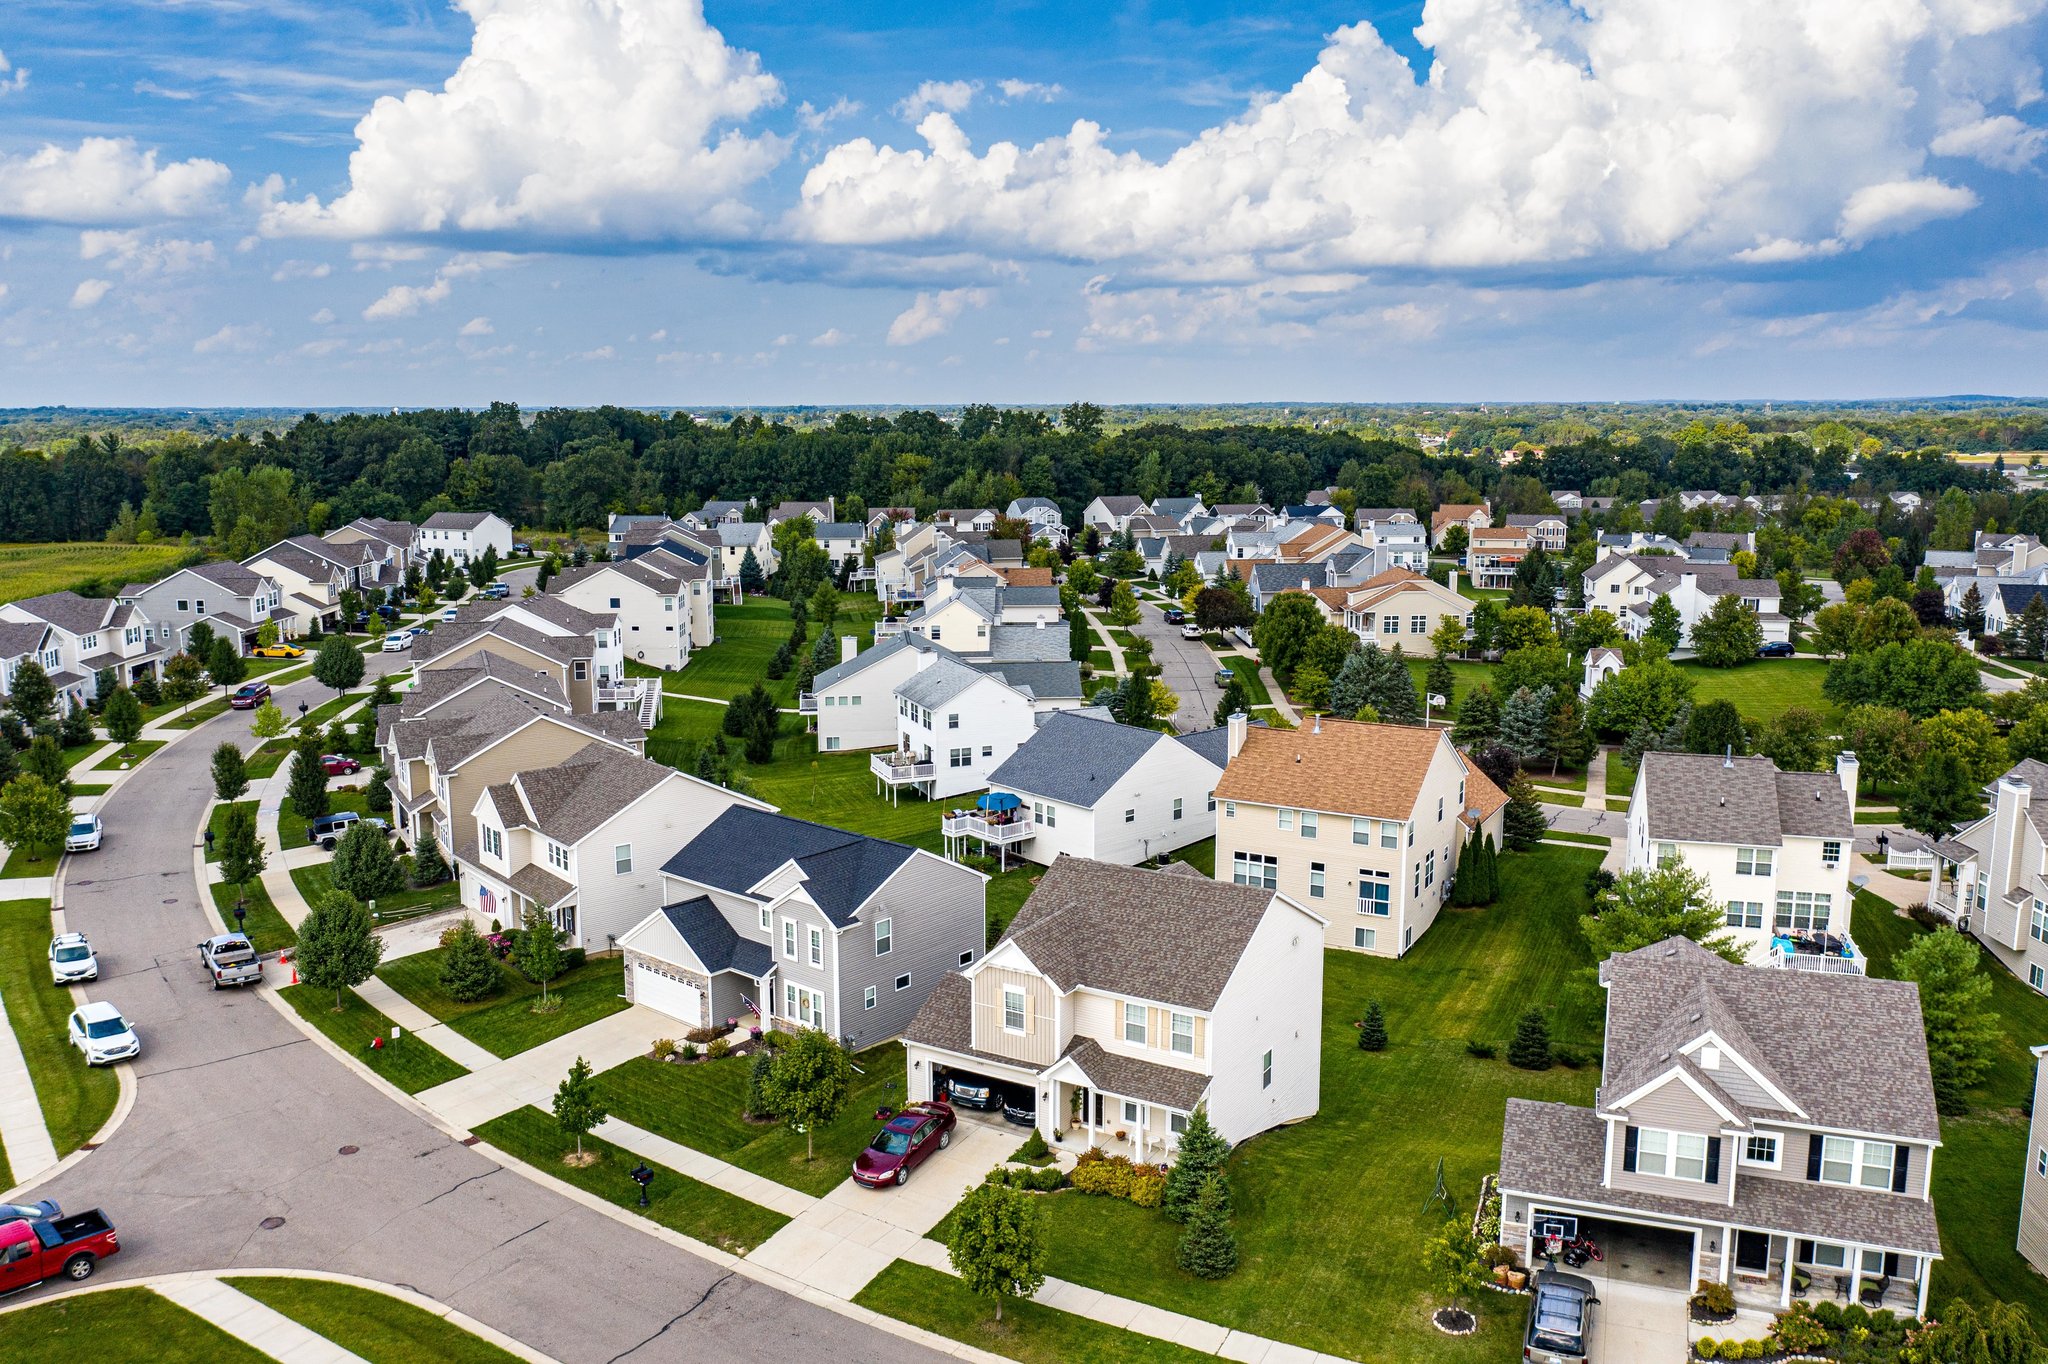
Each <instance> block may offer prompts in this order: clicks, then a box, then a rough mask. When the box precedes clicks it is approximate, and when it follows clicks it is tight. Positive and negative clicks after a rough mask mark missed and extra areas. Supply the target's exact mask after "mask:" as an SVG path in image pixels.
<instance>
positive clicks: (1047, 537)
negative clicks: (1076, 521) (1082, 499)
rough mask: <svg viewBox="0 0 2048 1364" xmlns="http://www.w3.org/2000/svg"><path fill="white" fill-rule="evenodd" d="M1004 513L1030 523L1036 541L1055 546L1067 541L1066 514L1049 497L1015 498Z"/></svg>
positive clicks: (1014, 518) (1033, 538)
mask: <svg viewBox="0 0 2048 1364" xmlns="http://www.w3.org/2000/svg"><path fill="white" fill-rule="evenodd" d="M1003 515H1005V516H1008V517H1010V518H1011V519H1013V520H1017V521H1023V522H1026V523H1027V524H1029V525H1030V527H1031V538H1032V540H1034V541H1037V542H1040V543H1044V544H1049V545H1053V546H1059V545H1063V544H1065V543H1066V542H1067V521H1066V514H1065V513H1064V512H1062V511H1061V510H1060V504H1059V503H1057V502H1055V501H1053V500H1052V499H1051V498H1049V497H1019V498H1015V499H1013V500H1012V501H1011V503H1010V505H1009V507H1008V508H1006V509H1005V510H1004V512H1003Z"/></svg>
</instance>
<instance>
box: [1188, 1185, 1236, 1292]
mask: <svg viewBox="0 0 2048 1364" xmlns="http://www.w3.org/2000/svg"><path fill="white" fill-rule="evenodd" d="M1174 1259H1175V1261H1176V1262H1177V1263H1178V1264H1179V1265H1180V1267H1181V1268H1182V1269H1185V1270H1186V1271H1187V1272H1188V1273H1190V1274H1192V1275H1194V1276H1195V1277H1196V1278H1198V1279H1221V1278H1224V1277H1225V1276H1227V1275H1229V1274H1230V1273H1231V1272H1232V1271H1233V1270H1235V1269H1236V1268H1237V1233H1236V1232H1234V1231H1232V1230H1231V1227H1230V1194H1229V1190H1228V1188H1227V1187H1226V1186H1225V1183H1224V1177H1223V1173H1222V1171H1220V1170H1219V1171H1216V1172H1214V1173H1212V1174H1211V1175H1210V1176H1209V1177H1208V1178H1207V1179H1205V1180H1203V1181H1202V1187H1201V1190H1200V1192H1198V1193H1197V1194H1196V1195H1195V1202H1194V1206H1193V1207H1192V1208H1190V1209H1189V1210H1188V1216H1187V1230H1186V1231H1184V1232H1182V1233H1181V1238H1180V1245H1179V1246H1178V1247H1176V1248H1175V1251H1174Z"/></svg>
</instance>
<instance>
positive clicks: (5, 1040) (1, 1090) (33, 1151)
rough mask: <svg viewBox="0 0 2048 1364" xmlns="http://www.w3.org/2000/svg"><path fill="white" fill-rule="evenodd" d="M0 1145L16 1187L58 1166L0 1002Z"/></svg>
mask: <svg viewBox="0 0 2048 1364" xmlns="http://www.w3.org/2000/svg"><path fill="white" fill-rule="evenodd" d="M32 969H33V968H32ZM0 1146H4V1147H6V1150H7V1166H8V1168H9V1169H11V1170H12V1171H14V1182H15V1183H17V1184H26V1183H27V1182H28V1181H29V1180H31V1179H34V1178H35V1177H36V1176H37V1175H39V1174H41V1173H42V1172H43V1171H45V1170H47V1169H49V1168H51V1167H52V1166H54V1165H55V1164H56V1163H57V1144H56V1143H55V1142H53V1141H52V1140H50V1129H49V1127H48V1126H47V1125H46V1124H45V1123H44V1122H43V1106H42V1105H41V1104H40V1103H38V1102H36V1086H35V1081H34V1080H33V1079H31V1078H30V1076H29V1073H28V1061H27V1059H26V1058H24V1057H23V1056H22V1054H21V1043H20V1042H19V1041H17V1040H16V1039H15V1036H14V1026H13V1025H12V1024H11V1023H9V1022H8V1021H7V1008H6V1002H5V1001H4V1000H0Z"/></svg>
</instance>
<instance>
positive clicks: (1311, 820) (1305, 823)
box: [1301, 810, 1316, 838]
mask: <svg viewBox="0 0 2048 1364" xmlns="http://www.w3.org/2000/svg"><path fill="white" fill-rule="evenodd" d="M1301 836H1302V837H1303V838H1314V837H1315V836H1316V812H1315V811H1313V810H1303V811H1302V812H1301Z"/></svg>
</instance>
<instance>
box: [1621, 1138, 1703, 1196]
mask: <svg viewBox="0 0 2048 1364" xmlns="http://www.w3.org/2000/svg"><path fill="white" fill-rule="evenodd" d="M1636 1173H1637V1174H1645V1175H1668V1176H1669V1177H1671V1178H1672V1179H1689V1180H1692V1181H1693V1182H1694V1183H1696V1184H1704V1183H1706V1180H1707V1139H1706V1138H1705V1137H1703V1136H1700V1135H1699V1134H1698V1133H1696V1132H1665V1131H1662V1130H1660V1129H1658V1128H1654V1127H1642V1128H1637V1129H1636Z"/></svg>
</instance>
